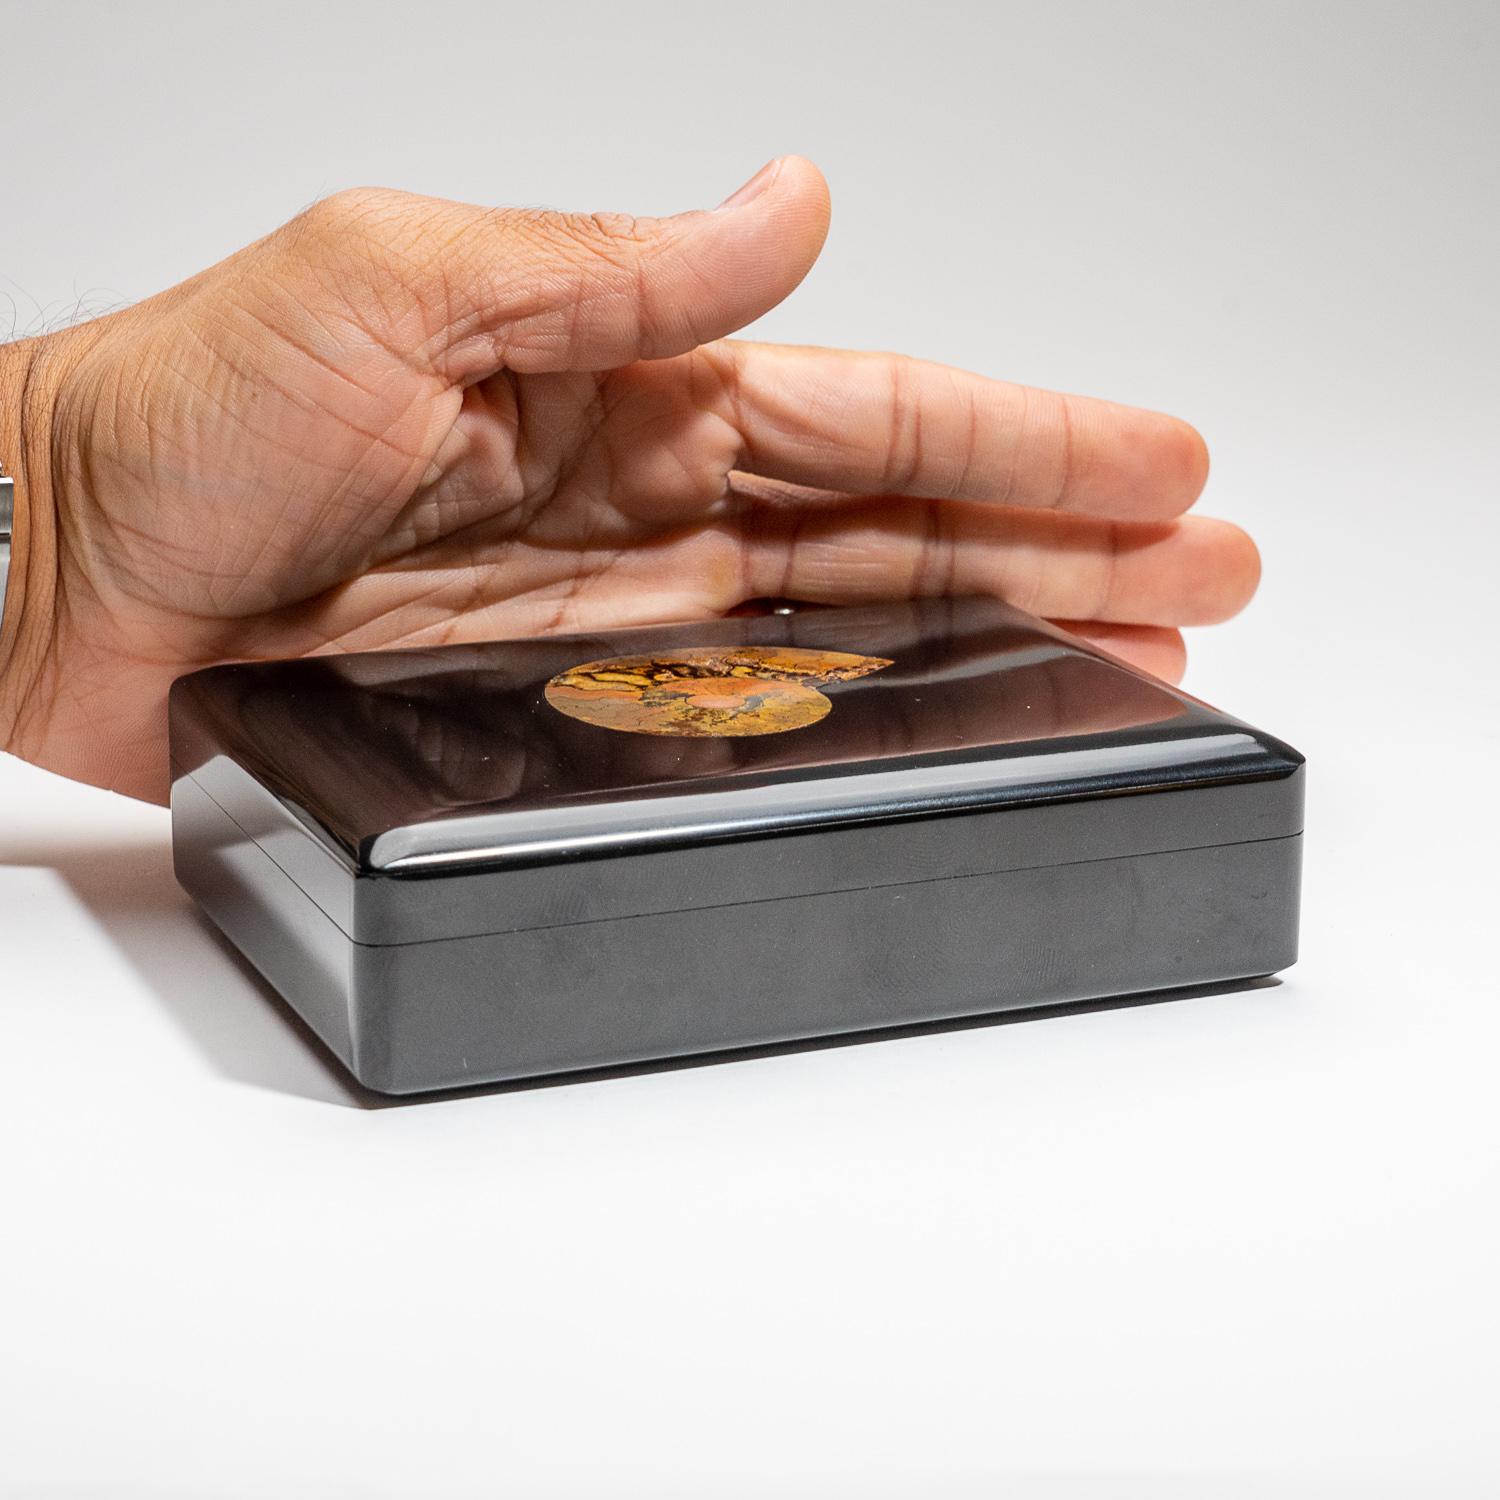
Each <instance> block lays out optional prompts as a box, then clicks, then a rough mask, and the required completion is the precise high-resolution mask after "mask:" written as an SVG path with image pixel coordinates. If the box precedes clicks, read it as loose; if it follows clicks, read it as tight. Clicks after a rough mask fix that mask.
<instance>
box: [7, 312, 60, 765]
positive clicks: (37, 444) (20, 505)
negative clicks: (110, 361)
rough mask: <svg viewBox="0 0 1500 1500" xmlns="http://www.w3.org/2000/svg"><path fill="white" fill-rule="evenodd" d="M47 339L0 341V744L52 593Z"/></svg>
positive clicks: (30, 681) (34, 658)
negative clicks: (5, 543)
mask: <svg viewBox="0 0 1500 1500" xmlns="http://www.w3.org/2000/svg"><path fill="white" fill-rule="evenodd" d="M50 342H51V341H50V340H48V339H23V340H21V341H20V342H19V343H14V344H4V345H0V459H3V460H4V462H5V468H6V472H7V473H8V474H10V475H11V476H12V477H13V479H14V481H15V518H14V522H13V526H14V536H13V539H12V543H11V560H10V576H9V580H8V583H7V586H6V591H5V600H4V613H3V615H0V750H8V749H12V748H14V745H15V740H16V738H17V735H18V733H19V728H20V724H21V721H22V719H23V717H24V714H25V710H26V706H27V704H28V703H29V702H30V701H31V700H32V699H34V697H35V695H36V690H37V686H38V684H39V682H40V681H41V679H42V677H43V675H44V668H45V663H46V659H47V650H48V643H49V642H50V640H51V637H52V623H51V622H52V620H53V617H54V609H55V605H56V598H57V524H56V511H55V508H54V497H53V486H52V480H51V474H52V458H51V446H52V437H51V434H52V406H53V397H52V394H51V380H50V378H49V374H50V372H49V370H48V366H49V365H50V363H51V359H50V353H51V351H50V350H49V348H48V345H49V343H50Z"/></svg>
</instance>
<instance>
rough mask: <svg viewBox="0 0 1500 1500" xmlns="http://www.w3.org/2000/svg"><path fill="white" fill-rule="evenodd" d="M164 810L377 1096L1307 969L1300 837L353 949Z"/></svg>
mask: <svg viewBox="0 0 1500 1500" xmlns="http://www.w3.org/2000/svg"><path fill="white" fill-rule="evenodd" d="M993 816H995V817H996V819H997V830H999V829H1000V828H1002V827H1003V821H1004V817H1005V814H1004V813H996V814H994V815H993ZM173 818H174V827H175V832H176V837H175V839H174V845H175V849H176V863H177V873H178V878H179V879H180V880H181V882H182V884H183V885H184V886H185V887H186V889H187V890H188V891H189V892H191V893H192V894H193V895H194V896H195V897H196V898H197V900H198V901H199V902H200V904H201V905H202V906H203V907H204V909H205V910H206V911H207V913H208V914H209V916H210V917H211V918H212V919H213V920H214V921H215V923H217V925H218V926H219V927H220V928H221V929H222V930H223V931H224V933H225V934H226V935H227V936H228V937H229V939H230V940H231V941H232V942H233V943H234V944H235V946H236V947H237V948H239V949H240V951H241V952H243V953H244V954H245V955H246V957H247V958H248V959H249V960H250V962H251V963H252V964H254V965H255V967H256V968H257V969H259V970H260V972H261V973H262V974H264V975H265V977H266V978H267V979H268V980H269V981H270V983H271V984H272V985H273V986H274V987H275V988H276V989H277V990H278V991H279V992H280V993H281V994H282V995H283V996H284V997H285V998H286V999H287V1001H288V1002H289V1003H290V1004H291V1005H292V1007H293V1008H294V1009H295V1010H296V1011H297V1012H298V1013H299V1014H300V1015H301V1016H302V1017H303V1018H304V1019H305V1020H306V1021H307V1022H308V1024H309V1025H310V1026H311V1027H312V1029H313V1030H314V1031H315V1032H316V1033H317V1035H318V1036H319V1037H320V1038H321V1039H322V1040H323V1041H324V1042H325V1043H326V1044H327V1046H328V1047H329V1048H330V1049H331V1050H332V1051H333V1053H334V1055H335V1056H336V1057H338V1058H339V1060H340V1061H341V1062H342V1063H343V1064H344V1065H345V1066H346V1067H347V1068H348V1069H349V1070H350V1071H351V1072H352V1073H353V1075H354V1076H355V1077H356V1078H357V1079H358V1080H359V1082H360V1083H362V1084H363V1085H365V1086H366V1087H367V1088H370V1089H373V1090H375V1091H376V1092H380V1093H387V1094H409V1093H421V1092H427V1091H433V1090H450V1089H455V1088H465V1087H470V1086H474V1085H480V1084H486V1083H499V1082H508V1081H518V1080H522V1079H528V1078H536V1077H542V1076H550V1075H561V1074H572V1073H588V1072H594V1071H597V1070H600V1069H607V1068H614V1067H619V1066H628V1065H638V1064H648V1063H652V1062H659V1061H664V1060H668V1059H673V1058H678V1059H685V1058H694V1059H700V1058H702V1057H703V1056H704V1055H705V1054H717V1053H744V1052H745V1051H746V1050H753V1049H757V1048H766V1047H776V1046H782V1045H787V1044H795V1043H805V1042H809V1041H814V1040H820V1039H823V1040H826V1039H831V1038H838V1037H846V1036H847V1037H855V1036H858V1035H862V1034H881V1033H889V1032H890V1031H892V1030H893V1029H900V1028H910V1027H918V1026H923V1025H927V1024H945V1023H953V1022H957V1021H961V1020H963V1019H965V1018H979V1017H987V1016H991V1015H993V1014H994V1013H996V1012H1006V1011H1013V1010H1023V1009H1033V1008H1038V1007H1057V1006H1064V1005H1072V1004H1075V1003H1078V1002H1089V1001H1100V1000H1105V999H1108V998H1112V997H1125V996H1143V995H1155V994H1158V993H1160V992H1173V991H1175V992H1181V991H1184V990H1192V989H1195V988H1197V987H1201V986H1205V985H1216V984H1220V983H1223V982H1227V981H1236V980H1246V979H1251V978H1255V977H1258V976H1264V975H1268V974H1272V973H1275V972H1276V971H1278V970H1280V969H1283V968H1285V967H1287V966H1288V965H1289V964H1291V963H1292V962H1294V961H1295V958H1296V932H1297V908H1298V874H1299V869H1300V860H1301V835H1292V836H1289V837H1284V838H1274V839H1261V840H1254V841H1250V842H1246V843H1236V844H1226V845H1216V846H1211V847H1207V848H1198V849H1181V850H1172V851H1169V852H1165V853H1152V854H1143V855H1128V856H1123V857H1119V858H1112V859H1101V860H1087V861H1080V862H1075V863H1071V864H1065V865H1050V866H1044V867H1041V868H1029V869H1020V870H1007V871H1001V872H998V873H995V874H980V875H964V876H958V877H954V878H951V879H940V880H923V881H919V882H914V883H912V884H908V885H882V886H879V887H875V888H871V889H865V890H852V891H837V892H829V893H826V894H819V895H810V896H798V897H787V898H779V899H773V900H767V901H760V902H740V903H736V904H734V905H731V906H721V907H713V908H709V909H706V910H698V911H691V912H673V913H664V914H653V915H645V916H634V917H626V918H619V919H610V920H602V921H591V922H577V923H569V924H566V925H561V926H554V927H543V928H531V929H526V930H523V931H518V932H507V933H496V934H490V935H485V936H477V937H465V938H454V939H442V940H435V941H429V942H418V943H407V944H400V945H390V946H382V945H376V944H364V943H355V942H352V941H351V940H350V939H349V938H348V937H347V936H346V935H345V934H344V933H343V932H342V931H341V930H340V929H339V928H338V927H337V926H336V925H335V924H334V923H333V922H332V921H331V920H330V919H329V918H328V917H327V916H325V915H324V913H323V912H322V911H321V910H319V909H318V908H317V907H316V906H315V905H313V903H312V902H311V901H310V900H309V899H308V898H307V896H306V895H305V894H304V893H303V891H302V890H301V889H300V887H298V886H297V885H296V884H295V883H294V882H292V881H291V880H290V879H289V878H288V877H287V876H286V875H285V874H284V873H283V872H282V871H281V869H280V868H279V867H278V866H277V865H276V864H275V863H274V862H273V861H272V860H271V859H270V858H269V857H268V856H267V855H266V853H265V852H264V850H263V849H261V848H260V847H259V846H258V845H257V844H255V843H254V842H253V841H252V840H250V839H249V838H248V837H247V836H246V834H245V833H244V832H243V831H242V830H241V829H240V828H239V826H238V825H237V824H236V823H235V822H234V821H233V819H231V818H230V817H229V816H228V815H227V814H226V813H225V812H224V811H223V809H222V808H221V807H219V805H218V804H217V803H216V802H214V801H213V800H212V799H211V798H210V797H208V796H207V794H206V793H204V792H203V791H202V790H201V788H198V787H197V786H196V785H195V784H194V783H193V782H192V781H191V780H190V779H187V778H184V779H182V780H179V782H178V784H177V787H176V789H175V790H174V797H173Z"/></svg>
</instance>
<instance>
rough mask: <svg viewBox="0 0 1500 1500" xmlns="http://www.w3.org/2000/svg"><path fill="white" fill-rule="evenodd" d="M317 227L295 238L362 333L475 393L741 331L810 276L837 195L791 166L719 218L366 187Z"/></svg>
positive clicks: (730, 202) (342, 198)
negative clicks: (499, 376)
mask: <svg viewBox="0 0 1500 1500" xmlns="http://www.w3.org/2000/svg"><path fill="white" fill-rule="evenodd" d="M306 220H311V223H307V222H302V221H299V223H298V224H294V225H293V226H289V229H293V230H298V229H300V232H299V233H296V234H294V235H293V238H292V241H291V243H292V247H293V248H294V250H295V252H296V253H297V254H299V255H303V256H307V257H308V258H309V259H310V260H311V262H312V263H313V264H314V265H315V266H316V267H317V268H318V271H319V273H320V275H319V281H320V284H321V286H323V287H325V288H326V287H327V286H328V285H329V279H328V278H327V277H326V275H325V274H322V273H326V271H327V270H328V269H329V262H330V261H333V262H334V263H335V265H336V267H337V270H338V275H337V277H336V279H334V280H333V285H335V286H336V287H337V288H338V292H339V295H340V297H341V298H342V299H343V300H344V301H345V302H347V303H348V304H350V306H349V311H350V312H351V313H353V314H354V315H355V316H356V318H357V319H358V321H359V322H360V323H362V324H364V325H365V326H367V327H371V328H373V329H375V330H377V331H378V332H379V333H380V335H381V338H382V342H389V343H390V344H391V346H392V347H395V348H399V349H400V352H401V353H402V354H403V355H405V356H407V357H408V358H409V359H411V360H412V361H413V362H414V363H415V362H421V363H424V364H426V365H428V366H429V367H430V368H431V369H432V370H433V371H434V372H435V373H438V374H440V375H442V376H443V377H444V378H445V379H447V380H450V381H452V382H453V383H454V384H459V385H467V384H471V383H472V382H474V381H476V380H482V379H484V378H485V377H486V376H488V375H492V374H495V373H496V372H498V371H500V370H502V369H509V370H515V371H518V372H522V373H530V372H535V371H544V370H551V371H557V370H580V371H585V370H607V369H614V368H616V367H617V366H619V365H624V364H629V363H630V362H631V361H632V360H636V359H656V358H662V357H665V356H667V355H672V354H681V353H684V352H685V351H687V350H689V349H692V348H694V347H696V346H697V345H699V344H702V343H706V342H708V341H709V340H711V339H716V338H722V337H723V336H724V335H725V334H727V333H732V332H734V330H735V329H737V328H741V327H743V326H744V325H745V324H746V323H749V322H751V321H752V320H753V319H755V318H758V317H759V316H760V315H761V314H762V313H765V312H767V311H769V310H770V309H771V308H773V307H775V306H776V304H777V303H778V302H780V301H781V300H782V299H783V298H785V297H786V296H787V295H788V294H789V293H790V292H791V291H792V290H793V289H794V288H795V287H796V286H797V284H798V283H799V282H800V281H801V280H802V278H803V277H804V276H805V275H806V274H807V272H808V271H809V269H811V267H812V263H813V261H814V260H816V259H817V256H818V252H819V251H820V250H821V249H822V248H823V240H824V237H825V236H826V234H827V232H828V188H827V184H826V183H825V182H824V181H823V176H822V174H821V173H820V172H819V171H818V169H817V168H816V167H815V166H813V164H812V163H811V162H809V161H805V160H804V159H802V158H801V157H796V156H786V157H780V158H778V159H777V160H775V161H772V162H769V163H767V165H766V166H764V167H762V168H761V170H760V171H759V172H758V173H756V175H755V176H754V177H752V178H751V179H750V181H749V182H747V183H746V184H745V185H744V186H743V187H742V188H740V189H739V190H738V191H737V192H735V193H733V194H731V196H730V197H729V198H727V199H725V201H724V202H723V203H722V204H720V206H719V207H718V208H716V209H714V210H712V211H710V212H703V211H694V212H691V213H683V214H677V215H674V216H673V217H671V218H665V219H639V218H633V217H631V216H630V215H628V214H565V213H553V212H542V211H537V210H530V209H514V208H502V209H485V208H479V207H474V206H471V205H469V204H462V203H450V202H445V201H442V200H438V199H432V198H420V197H416V196H413V195H411V194H406V193H394V192H385V191H383V190H358V191H355V192H351V193H340V194H336V195H335V196H334V197H333V198H331V199H326V200H324V202H322V203H320V204H316V205H314V207H313V208H312V209H310V210H309V211H308V214H307V215H304V221H306ZM309 236H311V238H312V241H313V243H312V245H311V246H309V245H308V243H307V239H308V237H309ZM325 295H326V294H325Z"/></svg>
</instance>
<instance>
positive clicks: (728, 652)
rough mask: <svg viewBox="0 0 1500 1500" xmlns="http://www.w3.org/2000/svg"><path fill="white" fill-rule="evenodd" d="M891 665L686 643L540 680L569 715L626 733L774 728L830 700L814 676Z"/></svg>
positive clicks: (842, 675)
mask: <svg viewBox="0 0 1500 1500" xmlns="http://www.w3.org/2000/svg"><path fill="white" fill-rule="evenodd" d="M890 665H891V663H890V661H889V660H887V659H886V658H885V657H880V656H857V655H854V654H853V653H851V652H847V651H804V650H802V649H801V648H800V647H796V646H689V647H686V648H684V649H682V650H679V651H663V652H657V653H655V654H654V655H651V656H615V657H611V658H609V659H608V660H606V661H591V662H585V663H584V664H583V665H582V666H577V667H569V668H568V670H567V671H566V672H559V673H558V674H557V676H556V677H554V678H553V679H552V680H551V681H550V682H549V683H548V684H547V688H546V698H547V702H548V703H550V704H551V705H552V707H553V708H555V709H557V710H558V712H559V713H564V714H567V715H568V716H569V717H570V718H573V719H582V720H583V722H584V723H586V724H595V725H597V726H598V727H599V728H601V729H618V730H621V731H623V732H625V733H627V734H677V735H692V736H718V735H748V734H783V733H785V732H786V731H787V730H788V729H802V728H804V727H805V726H806V725H808V724H816V723H817V722H818V720H819V719H821V718H823V717H824V716H825V715H826V714H827V713H828V711H829V710H830V709H831V708H832V707H833V704H832V703H831V702H830V701H829V700H828V699H827V698H826V697H825V696H824V695H823V694H822V693H820V692H819V691H818V688H817V684H819V683H830V682H851V681H853V680H854V679H855V678H856V677H864V676H866V675H868V674H869V673H871V672H878V671H880V669H881V668H882V667H888V666H890Z"/></svg>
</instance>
